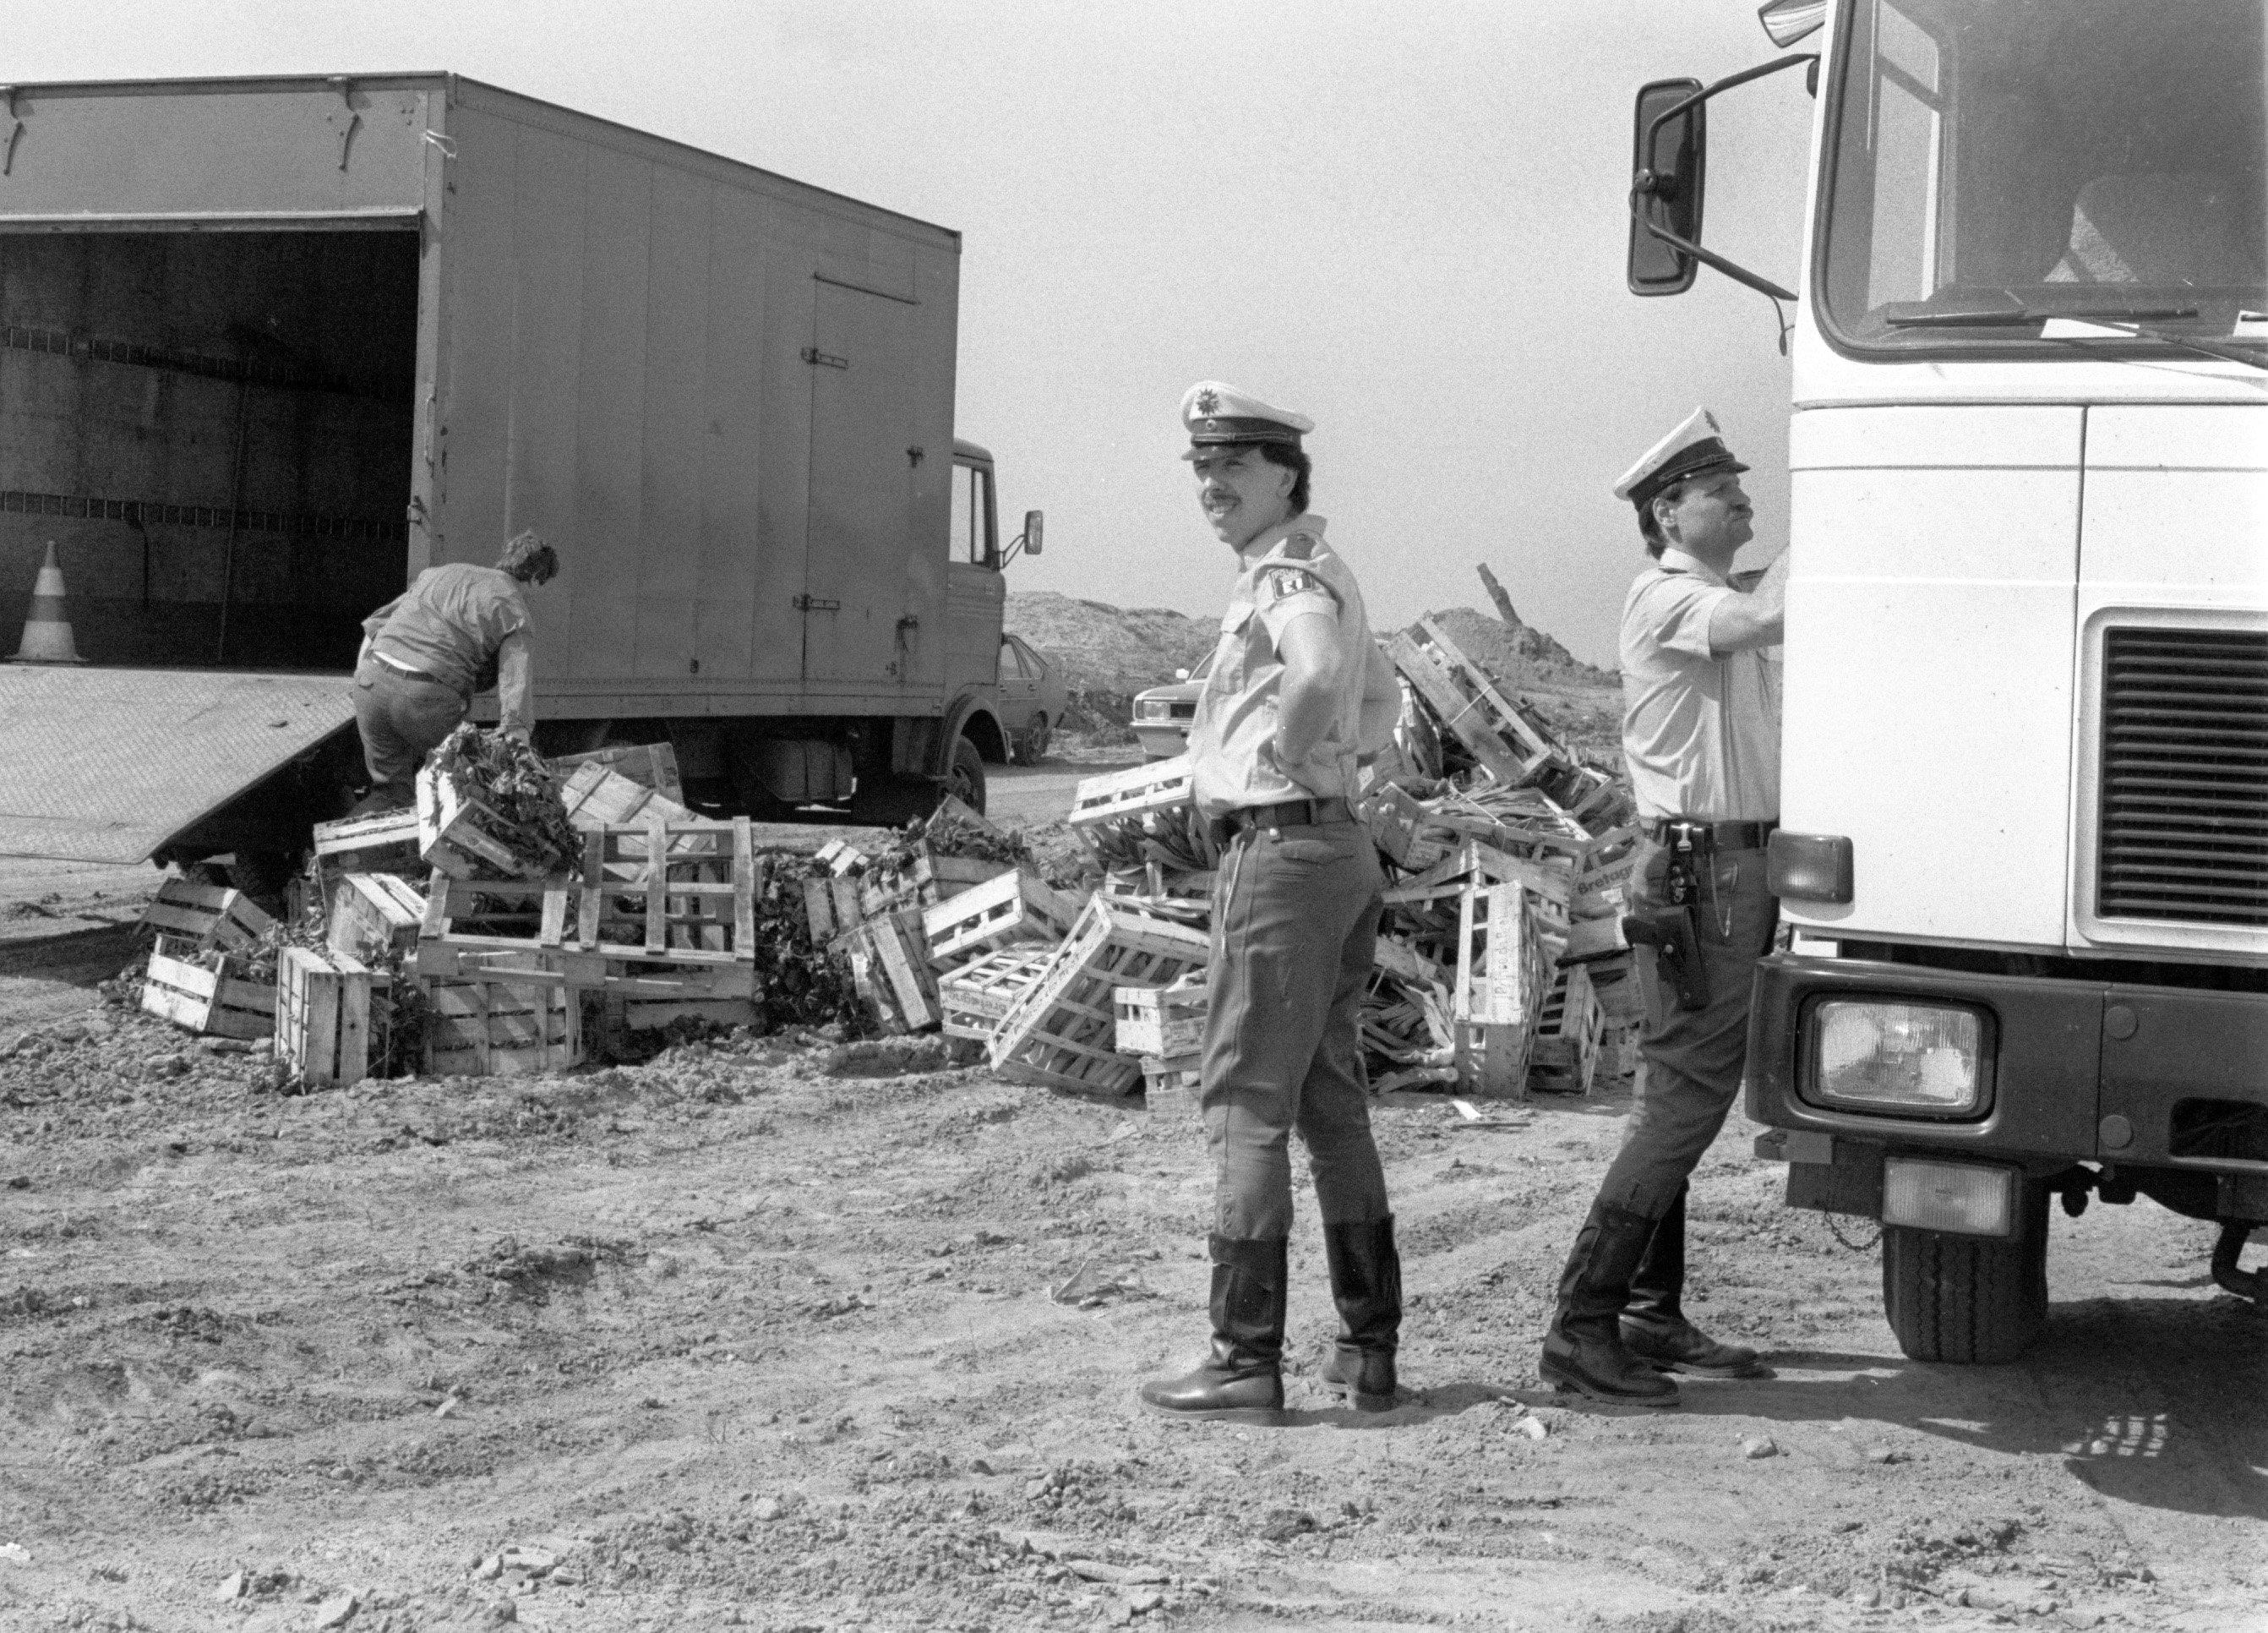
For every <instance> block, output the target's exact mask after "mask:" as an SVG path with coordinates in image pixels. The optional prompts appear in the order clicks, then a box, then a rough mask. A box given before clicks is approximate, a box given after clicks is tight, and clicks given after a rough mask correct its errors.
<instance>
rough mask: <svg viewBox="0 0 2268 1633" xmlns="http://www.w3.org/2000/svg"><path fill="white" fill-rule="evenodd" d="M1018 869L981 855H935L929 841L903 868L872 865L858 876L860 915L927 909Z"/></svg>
mask: <svg viewBox="0 0 2268 1633" xmlns="http://www.w3.org/2000/svg"><path fill="white" fill-rule="evenodd" d="M1015 870H1016V864H1015V863H1013V862H1002V861H985V860H984V859H983V857H981V856H932V854H930V851H929V846H928V845H927V843H926V842H924V844H922V845H921V846H919V847H918V848H917V850H916V851H915V853H914V854H913V856H912V857H911V858H910V859H909V861H907V862H906V863H905V865H904V866H902V867H900V868H888V869H884V868H880V867H874V868H868V869H867V870H866V871H865V873H864V874H862V875H861V876H859V879H858V914H859V917H861V918H863V919H872V918H874V917H876V916H878V915H880V914H881V913H889V912H891V911H893V910H894V909H896V908H900V907H917V908H928V907H934V906H936V905H938V904H939V902H945V901H950V900H952V899H953V898H955V897H957V896H959V895H961V893H962V892H963V891H966V890H972V889H974V888H975V887H976V886H977V885H980V884H983V883H985V882H986V881H987V880H990V879H997V878H998V877H999V876H1002V875H1003V874H1008V873H1013V872H1014V871H1015Z"/></svg>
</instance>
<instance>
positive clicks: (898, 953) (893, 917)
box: [836, 907, 940, 1032]
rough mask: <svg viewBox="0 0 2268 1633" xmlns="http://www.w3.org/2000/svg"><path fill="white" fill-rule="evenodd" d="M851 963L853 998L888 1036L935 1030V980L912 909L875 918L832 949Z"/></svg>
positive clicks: (918, 916) (919, 922)
mask: <svg viewBox="0 0 2268 1633" xmlns="http://www.w3.org/2000/svg"><path fill="white" fill-rule="evenodd" d="M836 950H838V951H840V952H842V953H843V954H844V955H845V956H846V957H849V959H850V961H851V979H852V981H853V982H854V983H855V984H856V985H857V986H858V995H859V996H860V997H861V998H863V999H865V1002H866V1007H867V1009H870V1010H871V1011H873V1016H874V1018H875V1019H876V1020H878V1021H880V1023H882V1025H883V1027H884V1028H885V1029H887V1030H890V1031H908V1032H917V1031H922V1030H923V1029H924V1028H925V1027H929V1026H933V1025H935V1024H937V1023H938V1021H939V1018H940V1011H939V1008H938V992H937V977H936V975H935V974H934V973H932V971H931V969H930V967H929V943H928V942H927V941H926V940H924V937H923V935H922V920H921V913H920V910H919V909H917V908H913V907H897V908H892V909H890V910H888V911H887V912H884V913H878V914H876V915H875V916H874V917H873V918H871V919H868V920H865V922H864V923H862V924H860V925H859V926H858V928H856V929H854V930H852V931H851V933H850V934H849V935H845V936H843V938H842V939H841V940H840V941H838V942H836Z"/></svg>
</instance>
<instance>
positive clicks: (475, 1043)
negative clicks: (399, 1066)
mask: <svg viewBox="0 0 2268 1633" xmlns="http://www.w3.org/2000/svg"><path fill="white" fill-rule="evenodd" d="M423 985H424V988H425V1003H426V1014H425V1069H426V1070H427V1071H428V1072H431V1073H433V1074H435V1075H450V1076H467V1077H525V1076H533V1075H536V1074H539V1073H542V1072H558V1071H564V1070H566V1069H567V1068H569V1067H571V1066H577V1065H580V1064H581V1063H582V1060H583V1004H582V1000H581V998H580V997H579V996H578V994H577V993H576V992H575V991H574V990H573V989H572V988H571V987H569V986H566V985H565V984H564V983H563V982H560V981H554V980H541V979H538V980H528V979H512V974H511V973H510V972H491V973H490V974H487V975H482V976H478V977H475V978H474V979H466V980H429V981H426V982H425V983H423Z"/></svg>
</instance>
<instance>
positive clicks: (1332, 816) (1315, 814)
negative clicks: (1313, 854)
mask: <svg viewBox="0 0 2268 1633" xmlns="http://www.w3.org/2000/svg"><path fill="white" fill-rule="evenodd" d="M1221 820H1222V821H1223V822H1225V823H1226V824H1228V827H1229V831H1231V832H1233V833H1242V832H1243V831H1245V830H1246V829H1247V828H1312V827H1314V826H1315V825H1316V824H1319V823H1326V822H1352V821H1353V820H1354V811H1353V809H1351V807H1350V806H1349V805H1348V804H1347V802H1345V801H1344V800H1340V799H1329V800H1286V801H1285V802H1283V803H1282V804H1280V805H1246V806H1241V807H1240V808H1238V809H1235V810H1233V811H1231V812H1229V814H1228V815H1227V816H1226V817H1222V818H1221Z"/></svg>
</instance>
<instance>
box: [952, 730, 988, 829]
mask: <svg viewBox="0 0 2268 1633" xmlns="http://www.w3.org/2000/svg"><path fill="white" fill-rule="evenodd" d="M945 791H946V793H947V794H952V795H953V796H954V798H955V799H957V800H959V801H960V802H961V803H962V804H963V805H966V806H967V807H968V809H971V810H973V811H975V812H976V813H977V814H978V815H979V816H982V815H983V812H984V757H983V755H981V754H979V753H978V752H977V751H976V744H975V743H971V742H969V741H968V738H966V737H958V738H955V739H954V744H953V770H952V772H950V773H948V774H947V776H946V783H945Z"/></svg>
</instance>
